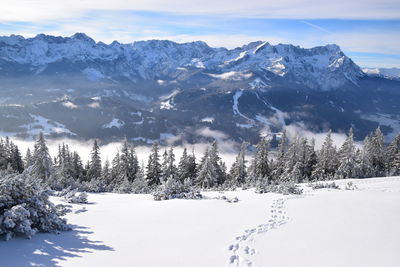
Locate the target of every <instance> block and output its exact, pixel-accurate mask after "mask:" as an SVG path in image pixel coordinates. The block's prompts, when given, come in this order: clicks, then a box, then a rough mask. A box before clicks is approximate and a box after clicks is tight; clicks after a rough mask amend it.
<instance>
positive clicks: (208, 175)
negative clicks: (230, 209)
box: [196, 148, 218, 188]
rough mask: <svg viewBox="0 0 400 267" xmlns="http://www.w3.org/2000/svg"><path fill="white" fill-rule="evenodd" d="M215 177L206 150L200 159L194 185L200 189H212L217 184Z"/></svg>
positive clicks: (215, 174) (212, 165) (213, 165)
mask: <svg viewBox="0 0 400 267" xmlns="http://www.w3.org/2000/svg"><path fill="white" fill-rule="evenodd" d="M217 176H218V174H217V171H216V169H215V164H213V162H212V161H211V157H210V153H209V150H208V148H207V149H206V151H205V153H204V156H203V158H202V159H201V163H200V167H199V173H198V175H197V178H196V184H197V185H198V186H199V187H201V188H212V187H214V186H216V185H217V184H218V179H217Z"/></svg>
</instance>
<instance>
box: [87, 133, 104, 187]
mask: <svg viewBox="0 0 400 267" xmlns="http://www.w3.org/2000/svg"><path fill="white" fill-rule="evenodd" d="M87 178H88V180H89V181H90V180H92V179H99V178H101V158H100V147H99V145H98V143H97V140H94V142H93V148H92V151H91V152H90V161H89V168H88V173H87Z"/></svg>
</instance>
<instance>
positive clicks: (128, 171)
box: [117, 140, 139, 182]
mask: <svg viewBox="0 0 400 267" xmlns="http://www.w3.org/2000/svg"><path fill="white" fill-rule="evenodd" d="M138 171H139V161H138V159H137V156H136V152H135V148H134V147H133V146H132V145H131V144H129V143H128V141H127V140H125V142H124V144H123V146H122V150H121V154H120V157H119V167H118V170H117V172H118V178H117V180H118V181H124V180H125V179H126V180H128V181H129V182H133V180H135V178H136V175H137V173H138Z"/></svg>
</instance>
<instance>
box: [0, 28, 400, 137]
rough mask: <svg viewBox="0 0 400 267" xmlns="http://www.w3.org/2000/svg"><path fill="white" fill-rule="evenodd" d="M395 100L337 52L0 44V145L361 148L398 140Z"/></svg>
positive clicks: (260, 45) (393, 88) (332, 48)
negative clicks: (16, 140)
mask: <svg viewBox="0 0 400 267" xmlns="http://www.w3.org/2000/svg"><path fill="white" fill-rule="evenodd" d="M399 88H400V82H399V81H397V80H395V79H386V78H385V77H382V76H377V75H368V74H365V73H364V72H362V70H361V68H360V67H359V66H358V65H357V64H355V63H354V62H353V61H352V60H351V58H349V57H347V56H346V55H345V53H343V52H342V51H341V49H340V47H339V46H337V45H334V44H330V45H326V46H320V47H314V48H309V49H308V48H301V47H299V46H294V45H285V44H278V45H271V44H269V43H268V42H263V41H258V42H251V43H249V44H246V45H243V46H241V47H237V48H234V49H227V48H212V47H210V46H208V45H207V44H206V43H205V42H202V41H197V42H190V43H183V44H179V43H175V42H172V41H168V40H149V41H137V42H134V43H131V44H121V43H119V42H116V41H115V42H112V43H111V44H104V43H102V42H95V41H94V40H93V39H91V38H90V37H88V36H87V35H85V34H79V33H78V34H75V35H73V36H72V37H55V36H49V35H44V34H40V35H37V36H36V37H33V38H27V39H25V38H23V37H21V36H15V35H14V36H9V37H0V133H1V134H2V135H15V136H19V137H22V138H30V137H32V136H33V135H34V134H37V132H38V131H45V132H47V134H49V135H50V136H53V137H62V136H69V137H72V138H84V139H90V138H100V139H104V140H115V138H122V137H127V138H128V139H130V140H131V141H135V142H144V143H147V144H148V143H152V142H155V141H157V140H159V141H163V140H164V141H166V140H169V141H171V140H172V141H173V142H175V141H177V142H198V141H204V140H209V139H212V138H215V137H216V136H217V137H218V138H222V140H228V139H233V140H235V141H243V140H246V141H249V142H251V143H256V142H258V140H259V138H260V136H265V135H269V136H279V135H280V134H281V132H282V131H283V130H285V129H297V130H296V131H300V130H301V131H306V132H321V131H326V130H328V129H332V130H333V131H335V132H347V131H348V129H349V128H350V127H353V130H354V133H355V136H356V138H358V139H359V140H360V139H363V138H364V137H365V135H366V134H368V133H369V132H371V131H372V130H374V129H375V128H376V127H378V126H380V127H381V129H382V131H383V132H384V133H385V134H386V135H393V134H395V133H396V132H398V131H400V123H399V121H400V90H399ZM172 141H171V142H172Z"/></svg>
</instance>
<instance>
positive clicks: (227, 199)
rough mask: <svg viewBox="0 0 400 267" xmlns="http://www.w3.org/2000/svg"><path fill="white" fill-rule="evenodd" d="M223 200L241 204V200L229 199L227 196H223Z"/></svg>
mask: <svg viewBox="0 0 400 267" xmlns="http://www.w3.org/2000/svg"><path fill="white" fill-rule="evenodd" d="M221 199H223V200H225V201H226V202H228V203H236V202H239V199H238V198H237V197H233V198H228V197H226V196H222V197H221Z"/></svg>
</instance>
